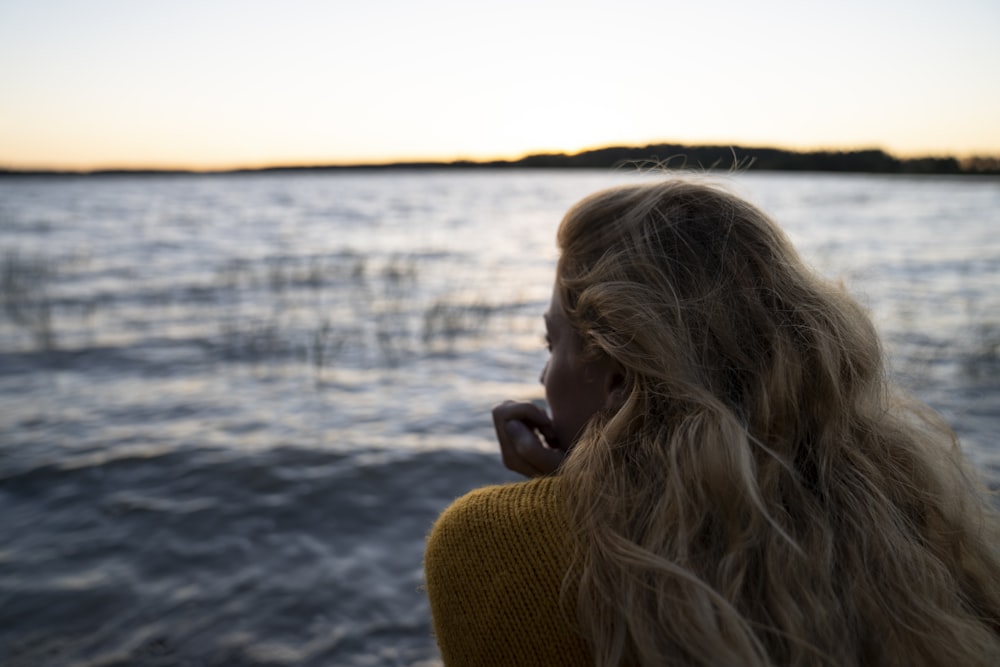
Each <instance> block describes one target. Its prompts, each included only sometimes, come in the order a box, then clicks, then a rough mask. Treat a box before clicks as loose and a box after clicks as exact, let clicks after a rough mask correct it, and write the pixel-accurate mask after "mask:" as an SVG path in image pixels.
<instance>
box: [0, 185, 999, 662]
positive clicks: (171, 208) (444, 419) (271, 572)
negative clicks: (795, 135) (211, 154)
mask: <svg viewBox="0 0 1000 667" xmlns="http://www.w3.org/2000/svg"><path fill="white" fill-rule="evenodd" d="M637 178H649V177H648V176H637V175H630V174H626V173H614V172H603V171H593V172H588V171H579V172H576V171H575V172H545V171H523V172H518V171H497V172H485V171H475V172H454V171H448V172H412V173H406V172H392V173H378V174H365V173H333V174H298V175H290V174H283V175H237V176H177V177H145V178H136V177H121V178H83V179H59V178H49V179H23V180H19V179H5V180H3V181H0V253H2V255H0V262H2V265H0V270H2V274H0V281H2V285H0V287H2V295H0V296H2V299H3V311H2V312H0V401H2V413H0V433H2V436H3V437H2V440H0V506H2V507H3V514H2V515H0V516H2V518H0V531H2V532H0V534H2V535H4V537H3V538H2V539H0V663H2V664H4V665H35V664H65V665H135V664H138V665H173V664H188V665H229V664H246V665H328V664H338V665H341V664H342V665H371V664H380V665H381V664H386V665H414V664H421V663H426V664H435V661H436V660H437V653H436V650H435V648H434V643H433V639H432V637H431V635H430V624H429V617H428V611H427V605H426V602H425V600H424V596H423V593H422V591H421V590H420V588H419V587H420V585H421V577H422V575H421V556H422V550H423V538H424V535H425V533H426V530H427V528H428V527H429V525H430V523H431V521H432V520H433V518H434V517H435V516H436V514H437V512H438V511H440V509H441V508H443V507H444V506H445V505H446V504H447V503H448V502H449V500H451V499H452V498H453V497H455V496H457V495H459V494H461V493H462V492H464V491H465V490H467V489H469V488H472V487H474V486H478V485H481V484H484V483H489V482H496V481H502V480H507V479H512V476H511V475H510V474H508V473H506V472H504V471H503V470H502V468H501V466H500V464H499V461H498V457H497V456H496V455H495V454H494V452H493V444H492V437H491V427H490V424H489V417H488V413H489V409H490V407H491V406H492V404H493V403H495V402H497V401H499V400H502V399H504V398H509V397H516V398H533V397H538V396H539V395H540V387H538V385H537V381H536V378H537V375H538V370H539V369H540V367H541V364H542V363H543V359H544V351H543V349H542V345H541V333H542V332H541V326H540V323H541V320H540V314H541V312H542V311H543V310H544V308H545V306H546V303H547V300H548V296H549V293H550V285H551V280H552V276H553V273H552V272H553V267H554V262H555V258H556V252H555V247H554V240H553V236H554V231H555V227H556V225H557V223H558V221H559V219H560V218H561V216H562V213H563V212H564V211H565V209H566V208H567V206H569V205H570V204H571V203H572V202H574V201H575V200H577V199H579V198H580V197H581V196H583V195H585V194H587V193H589V192H591V191H593V190H595V189H598V188H600V187H604V186H607V185H612V184H615V183H620V182H625V181H629V180H634V179H637ZM723 180H724V182H725V183H726V184H728V186H729V187H731V188H732V189H734V190H736V191H737V192H739V193H741V194H744V195H746V196H747V197H749V198H750V199H752V200H753V201H755V202H757V203H758V204H760V205H761V206H762V207H763V208H765V209H766V210H768V211H769V212H771V213H772V214H773V215H774V216H775V218H776V219H777V220H778V221H779V222H780V223H781V224H782V225H783V226H784V227H785V229H786V230H787V231H788V233H789V234H790V235H791V237H792V238H793V240H794V241H795V242H796V244H797V245H798V247H799V248H800V249H801V251H802V252H803V254H804V255H805V256H806V258H807V260H808V261H809V262H810V263H812V264H813V265H814V266H816V267H817V268H818V269H819V270H820V271H822V272H823V273H825V274H827V275H829V276H830V277H832V278H836V279H840V280H843V281H844V282H845V283H846V284H847V285H848V287H849V288H850V289H851V290H852V291H853V292H854V293H855V294H856V295H858V297H859V298H860V299H861V300H862V301H863V302H864V303H866V304H867V305H868V306H869V307H870V308H871V309H872V311H873V314H874V316H875V319H876V322H877V323H878V325H879V327H880V329H881V331H882V333H883V337H884V340H885V342H886V346H887V349H888V351H889V352H890V355H891V359H892V368H893V372H894V373H895V375H896V376H897V378H898V379H899V381H900V382H901V383H902V384H903V385H904V386H906V387H907V388H908V389H909V390H910V391H912V392H913V393H915V394H916V395H917V396H919V397H921V398H922V399H923V400H925V401H927V402H929V403H931V404H932V405H933V406H934V407H936V408H937V409H938V410H940V411H941V412H942V413H943V414H944V415H945V416H946V417H947V418H948V419H949V421H950V422H951V423H952V424H953V425H954V427H955V429H956V431H957V432H958V433H959V435H960V437H961V439H962V442H963V445H964V446H965V448H966V450H967V451H968V452H969V454H970V456H971V457H972V458H973V460H975V461H976V463H977V464H978V465H979V466H980V467H981V468H982V469H983V470H984V472H985V473H986V474H987V475H988V476H990V477H991V478H997V477H1000V448H998V446H997V439H998V438H997V436H998V435H1000V400H998V399H1000V379H998V378H1000V373H998V371H1000V240H998V237H997V234H996V230H997V229H1000V181H997V180H995V179H992V180H990V179H982V180H979V179H974V178H906V177H891V176H853V175H852V176H828V175H806V174H796V175H781V174H742V175H736V176H730V177H727V178H725V179H723Z"/></svg>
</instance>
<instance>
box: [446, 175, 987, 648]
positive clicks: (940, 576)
mask: <svg viewBox="0 0 1000 667" xmlns="http://www.w3.org/2000/svg"><path fill="white" fill-rule="evenodd" d="M558 242H559V247H560V250H561V255H560V258H559V263H558V266H557V275H556V283H555V289H554V292H553V296H552V303H551V304H550V306H549V310H548V312H547V314H546V322H547V328H548V337H549V341H550V350H551V356H550V359H549V362H548V364H547V366H546V368H545V370H544V371H543V373H542V378H541V380H542V383H543V384H544V385H545V392H546V399H547V401H548V405H549V409H550V411H551V418H550V417H549V416H548V415H546V413H545V412H543V411H542V410H540V409H538V408H536V407H535V406H533V405H531V404H523V403H513V402H508V403H505V404H503V405H501V406H499V407H498V408H496V410H495V411H494V421H495V424H496V429H497V435H498V438H499V441H500V445H501V450H502V452H503V456H504V462H505V464H506V465H507V466H508V467H510V468H512V469H514V470H518V471H520V472H523V473H525V474H527V475H529V476H533V477H537V479H534V480H531V481H527V482H523V483H519V484H512V485H505V486H499V487H488V488H485V489H480V490H478V491H474V492H473V493H471V494H469V495H467V496H465V497H464V498H462V499H460V500H458V501H456V503H455V504H454V505H452V507H451V508H449V509H448V510H447V511H446V512H445V513H444V514H443V515H442V516H441V518H440V519H439V521H438V523H437V524H436V526H435V528H434V530H433V532H432V534H431V537H430V538H429V541H428V546H427V555H426V573H427V588H428V593H429V596H430V601H431V609H432V612H433V615H434V623H435V630H436V633H437V637H438V643H439V645H440V647H441V652H442V656H443V657H444V660H445V663H446V664H448V665H452V664H455V665H466V664H468V665H473V664H483V665H496V664H518V665H526V664H541V665H558V664H597V665H620V664H630V665H631V664H640V665H672V664H683V665H800V664H801V665H897V664H898V665H923V664H928V665H997V664H1000V634H998V633H1000V539H998V538H1000V520H998V518H997V514H996V512H995V510H994V509H992V508H991V506H990V504H989V501H988V499H987V495H986V492H985V491H984V490H983V488H982V487H981V486H980V484H979V483H978V481H977V480H976V475H975V473H974V472H973V471H972V470H971V469H970V468H969V466H968V465H967V463H966V462H965V461H964V460H963V458H962V455H961V452H960V451H959V448H958V444H957V441H956V439H955V437H954V435H953V434H952V432H951V431H950V430H949V429H948V427H947V426H946V425H945V424H944V423H943V422H942V421H941V420H940V418H939V417H938V416H937V415H936V414H934V413H932V412H931V411H930V410H929V409H928V408H926V407H925V406H922V405H919V404H914V403H913V402H908V401H905V400H904V399H902V398H901V397H900V396H898V395H897V394H895V393H894V391H893V389H892V387H891V386H890V385H889V383H888V381H887V379H886V376H885V369H884V366H883V358H882V351H881V349H880V345H879V341H878V338H877V336H876V332H875V329H874V327H873V325H872V323H871V321H870V319H869V317H868V316H867V314H866V313H865V312H864V310H863V309H862V308H861V307H860V306H859V305H858V304H857V303H856V302H855V301H853V300H852V299H851V298H850V297H849V296H848V295H847V294H846V293H845V292H844V291H843V290H842V289H841V288H839V287H836V286H834V285H831V284H830V283H828V282H826V281H824V280H823V279H821V278H820V277H818V276H817V275H815V274H814V273H813V272H812V271H810V270H809V269H808V268H807V267H806V266H805V265H804V264H803V263H802V261H801V260H800V258H799V257H798V255H797V254H796V252H795V250H794V249H793V248H792V247H791V245H790V244H789V242H788V240H787V239H786V238H785V237H784V236H783V234H782V233H781V232H780V231H779V229H778V228H777V227H776V226H775V225H774V223H772V222H771V221H770V220H769V219H768V218H767V217H766V216H765V215H764V214H763V213H761V212H760V211H758V210H757V209H755V208H753V207H752V206H750V205H749V204H747V203H746V202H744V201H742V200H740V199H739V198H737V197H734V196H732V195H730V194H728V193H726V192H723V191H720V190H719V189H715V188H712V187H708V186H705V185H701V184H697V183H694V182H690V181H684V180H671V181H668V182H664V183H656V184H646V185H630V186H625V187H620V188H616V189H613V190H609V191H606V192H601V193H598V194H595V195H592V196H591V197H589V198H587V199H585V200H584V201H582V202H580V203H579V204H577V205H576V206H575V207H574V208H573V209H572V210H570V211H569V213H568V214H567V215H566V217H565V219H564V220H563V222H562V224H561V226H560V228H559V233H558ZM553 472H554V473H555V474H550V473H553Z"/></svg>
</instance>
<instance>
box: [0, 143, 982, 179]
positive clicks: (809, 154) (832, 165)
mask: <svg viewBox="0 0 1000 667" xmlns="http://www.w3.org/2000/svg"><path fill="white" fill-rule="evenodd" d="M629 167H634V168H638V169H653V168H668V169H693V170H697V171H707V170H725V171H729V170H739V171H758V170H759V171H821V172H844V173H847V172H854V173H868V174H992V175H1000V157H990V156H983V157H970V158H963V159H959V158H955V157H916V158H898V157H895V156H893V155H890V154H889V153H886V152H885V151H883V150H880V149H865V150H851V151H792V150H784V149H780V148H753V147H742V146H684V145H681V144H650V145H648V146H613V147H608V148H596V149H592V150H586V151H582V152H580V153H574V154H566V153H539V154H534V155H527V156H525V157H522V158H520V159H517V160H489V161H474V160H456V161H452V162H389V163H383V164H331V165H322V166H307V167H305V166H300V167H296V166H277V167H264V168H259V169H235V170H220V171H213V172H207V173H255V172H256V173H259V172H265V173H266V172H304V171H327V170H341V169H352V170H382V169H482V168H487V169H504V168H519V169H535V168H543V169H621V168H629ZM185 173H205V172H193V171H192V172H189V171H184V170H158V169H103V170H96V171H89V172H78V171H56V170H48V171H46V170H16V169H0V176H35V175H37V176H43V175H97V176H99V175H116V174H118V175H127V174H130V175H140V174H185Z"/></svg>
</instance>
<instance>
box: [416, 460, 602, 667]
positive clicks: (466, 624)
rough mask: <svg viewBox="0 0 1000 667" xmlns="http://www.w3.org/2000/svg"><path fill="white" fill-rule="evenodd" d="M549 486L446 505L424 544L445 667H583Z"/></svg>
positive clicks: (529, 485) (583, 648) (562, 535)
mask: <svg viewBox="0 0 1000 667" xmlns="http://www.w3.org/2000/svg"><path fill="white" fill-rule="evenodd" d="M558 489H559V486H558V478H542V479H537V480H532V481H528V482H520V483H515V484H507V485H503V486H492V487H486V488H483V489H478V490H476V491H473V492H471V493H469V494H468V495H466V496H463V497H462V498H460V499H458V500H457V501H455V503H454V504H452V505H451V507H449V508H448V509H447V510H445V512H444V513H443V514H442V515H441V517H440V518H439V519H438V521H437V523H436V524H435V525H434V528H433V529H432V531H431V535H430V537H429V539H428V541H427V552H426V556H425V560H424V566H425V570H426V576H427V593H428V597H429V598H430V605H431V613H432V614H433V617H434V629H435V632H436V634H437V641H438V646H439V647H440V648H441V656H442V657H443V658H444V662H445V664H446V665H448V666H449V667H465V666H467V665H468V666H477V665H489V666H495V665H529V666H530V665H547V666H558V665H585V664H587V663H588V662H592V660H591V658H590V657H589V652H588V650H587V645H586V643H585V642H584V640H583V639H582V638H581V637H580V635H579V634H578V633H577V632H576V630H575V621H574V620H573V619H574V613H573V609H574V605H575V595H574V594H573V593H572V592H570V594H568V595H566V596H564V597H561V595H560V593H561V588H562V583H563V579H564V577H565V575H566V572H567V570H568V554H567V547H566V527H565V526H566V523H565V519H564V517H563V512H562V510H561V505H560V503H559V495H558Z"/></svg>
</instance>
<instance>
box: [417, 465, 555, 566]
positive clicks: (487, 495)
mask: <svg viewBox="0 0 1000 667" xmlns="http://www.w3.org/2000/svg"><path fill="white" fill-rule="evenodd" d="M563 513H564V508H563V504H562V494H561V492H560V484H559V479H558V478H556V477H545V478H540V479H534V480H531V481H526V482H517V483H514V484H504V485H501V486H487V487H483V488H481V489H476V490H475V491H472V492H470V493H468V494H466V495H464V496H462V497H461V498H459V499H458V500H456V501H455V502H454V503H452V504H451V506H450V507H448V509H446V510H445V511H444V512H443V513H442V514H441V516H440V517H439V518H438V520H437V522H436V523H435V524H434V528H433V529H432V531H431V535H430V539H429V542H428V549H429V550H430V549H431V548H437V547H438V546H439V545H438V542H444V543H448V544H449V545H450V546H454V542H462V543H466V545H467V546H469V547H474V546H475V545H476V544H478V545H479V546H480V547H487V548H492V547H497V546H502V543H503V542H510V543H511V544H510V546H514V545H515V543H517V542H520V541H523V540H527V541H529V542H535V541H536V540H537V539H538V538H543V537H550V538H554V539H559V541H560V542H561V541H562V540H561V539H560V538H562V537H564V534H563V533H564V531H565V526H566V523H565V520H564V518H563Z"/></svg>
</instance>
